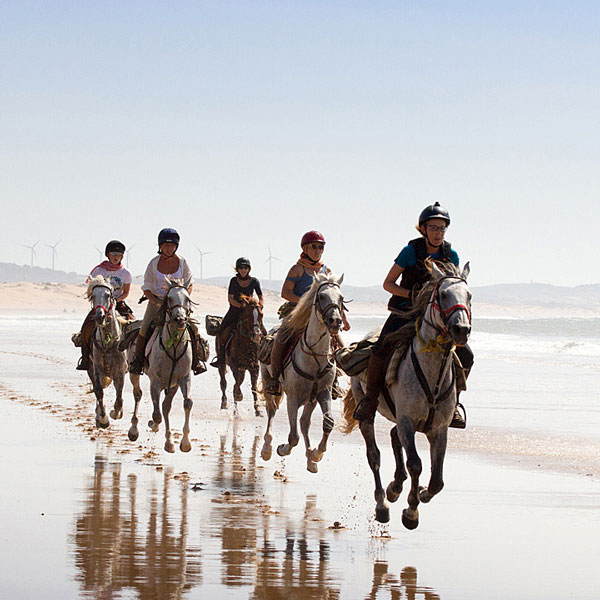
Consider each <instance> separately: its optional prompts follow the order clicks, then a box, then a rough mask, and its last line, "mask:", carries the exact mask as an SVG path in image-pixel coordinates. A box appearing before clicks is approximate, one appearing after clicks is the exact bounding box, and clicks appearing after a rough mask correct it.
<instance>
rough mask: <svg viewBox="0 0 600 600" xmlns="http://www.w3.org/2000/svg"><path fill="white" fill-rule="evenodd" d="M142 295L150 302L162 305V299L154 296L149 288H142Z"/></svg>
mask: <svg viewBox="0 0 600 600" xmlns="http://www.w3.org/2000/svg"><path fill="white" fill-rule="evenodd" d="M144 296H146V298H148V300H150V304H155V305H156V306H161V305H162V300H161V299H160V298H159V297H158V296H155V295H154V294H153V293H152V292H151V291H150V290H144Z"/></svg>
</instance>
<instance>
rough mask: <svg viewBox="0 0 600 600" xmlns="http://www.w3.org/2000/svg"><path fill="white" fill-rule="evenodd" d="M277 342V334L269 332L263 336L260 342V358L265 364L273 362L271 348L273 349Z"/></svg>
mask: <svg viewBox="0 0 600 600" xmlns="http://www.w3.org/2000/svg"><path fill="white" fill-rule="evenodd" d="M274 342H275V335H274V334H272V333H268V334H267V335H265V336H264V337H263V339H262V340H261V342H260V348H259V349H258V354H257V356H258V360H259V361H260V362H261V363H263V364H265V365H270V364H271V350H272V349H273V343H274Z"/></svg>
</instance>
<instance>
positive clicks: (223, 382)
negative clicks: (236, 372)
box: [219, 364, 227, 410]
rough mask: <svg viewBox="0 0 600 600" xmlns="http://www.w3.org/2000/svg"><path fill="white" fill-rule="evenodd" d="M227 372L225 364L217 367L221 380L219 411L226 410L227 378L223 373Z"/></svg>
mask: <svg viewBox="0 0 600 600" xmlns="http://www.w3.org/2000/svg"><path fill="white" fill-rule="evenodd" d="M226 372H227V364H222V365H221V366H220V367H219V377H220V378H221V382H220V383H221V410H225V409H226V408H227V378H226V377H225V373H226Z"/></svg>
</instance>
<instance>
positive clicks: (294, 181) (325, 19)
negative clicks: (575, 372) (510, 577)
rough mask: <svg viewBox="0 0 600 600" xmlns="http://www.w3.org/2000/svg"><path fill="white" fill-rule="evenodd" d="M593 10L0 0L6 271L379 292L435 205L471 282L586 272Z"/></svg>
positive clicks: (596, 210) (307, 1)
mask: <svg viewBox="0 0 600 600" xmlns="http://www.w3.org/2000/svg"><path fill="white" fill-rule="evenodd" d="M599 30H600V4H599V3H597V2H579V1H577V0H575V1H571V2H553V1H551V0H549V1H544V2H534V1H527V0H520V1H518V2H513V1H511V0H504V1H497V2H496V1H493V2H468V1H465V2H460V1H455V2H453V1H445V2H436V1H431V2H430V1H427V0H421V1H419V2H417V1H401V0H398V1H396V2H386V1H377V0H368V1H367V0H365V1H364V2H358V1H346V2H342V1H327V0H320V1H317V0H314V1H313V0H304V1H285V0H274V1H256V2H253V1H250V0H247V1H244V2H241V1H239V2H233V1H228V0H218V1H217V0H215V1H213V2H202V1H195V2H186V1H177V2H154V1H151V0H144V1H139V2H138V1H123V0H119V1H118V2H112V1H110V0H103V1H102V2H99V1H98V2H94V1H90V2H66V1H65V2H52V1H44V2H28V1H22V0H19V1H16V0H15V1H12V2H6V1H2V0H0V201H1V203H2V215H3V218H2V236H0V238H1V239H0V262H15V263H17V264H30V256H31V252H30V250H29V249H28V248H26V247H25V246H31V245H32V244H34V243H35V242H37V241H38V240H39V244H38V246H37V247H36V257H35V262H34V264H36V265H38V266H42V267H50V266H51V264H52V258H51V256H52V250H51V249H50V248H49V247H48V246H47V244H50V245H51V244H55V243H56V242H57V241H59V240H60V243H59V245H58V246H57V248H56V250H57V255H56V268H57V269H61V270H66V271H76V272H79V273H87V272H89V270H90V269H91V268H92V267H93V266H95V265H96V264H97V263H98V258H99V252H98V251H97V248H100V249H103V248H104V246H105V244H106V242H107V241H108V240H110V239H114V238H116V239H120V240H122V241H123V242H124V243H125V244H126V245H127V246H128V247H131V248H132V250H131V254H130V256H129V259H130V269H131V270H132V271H133V273H134V275H137V274H141V273H143V271H144V269H145V266H146V264H147V263H148V261H149V260H150V259H151V258H152V257H153V256H154V254H155V252H156V238H157V234H158V232H159V230H160V229H161V228H163V227H174V228H176V229H177V230H178V231H179V233H180V234H181V237H182V243H181V246H180V254H182V255H183V256H185V257H186V258H187V259H188V260H189V261H190V263H191V265H192V269H193V271H194V274H195V275H196V276H199V275H200V261H199V258H200V255H199V252H198V249H200V250H201V251H203V252H210V254H206V255H205V256H204V264H203V275H204V277H214V276H222V275H228V274H230V273H232V272H233V270H232V265H233V264H234V262H235V259H236V258H237V257H238V256H242V255H244V256H247V257H249V258H250V259H251V260H252V262H253V265H254V269H253V274H254V275H256V276H257V277H259V278H262V279H267V278H268V276H269V269H268V264H267V263H266V262H265V261H266V259H267V257H268V254H269V248H270V250H271V252H272V254H273V255H274V256H275V257H277V258H278V259H279V261H276V260H274V261H273V262H272V277H273V279H282V278H283V277H284V276H285V274H286V272H287V270H288V269H289V267H290V266H291V265H292V264H293V263H294V262H295V261H296V259H297V258H298V255H299V252H300V248H299V240H300V237H301V236H302V234H303V233H304V232H305V231H307V230H310V229H317V230H320V231H322V232H323V234H324V235H325V237H326V239H327V247H326V252H325V257H324V258H325V262H326V263H327V264H328V265H329V266H330V267H331V268H332V270H333V271H334V272H335V273H345V281H346V282H347V283H350V284H352V285H359V286H365V285H380V284H381V283H382V282H383V279H384V277H385V275H386V274H387V272H388V270H389V268H390V267H391V265H392V264H393V261H394V259H395V257H396V256H397V254H398V253H399V251H400V250H401V249H402V247H403V246H404V245H406V243H407V242H408V241H409V240H410V239H412V238H414V237H416V236H417V233H416V231H415V228H414V227H415V223H416V221H417V218H418V215H419V213H420V211H421V210H422V209H423V208H424V207H425V206H427V205H429V204H431V203H433V202H435V201H439V202H441V203H442V204H443V205H444V206H446V207H447V208H448V210H449V211H450V214H451V217H452V225H451V227H450V229H449V230H448V232H447V236H446V238H447V239H448V241H450V242H451V243H452V245H453V247H454V248H455V249H456V250H457V252H458V254H459V256H460V258H461V262H466V261H467V260H468V261H470V264H471V276H470V282H471V284H472V285H488V284H493V283H522V282H530V281H534V282H538V283H554V284H557V285H578V284H585V283H597V282H599V281H600V275H598V274H597V273H596V269H591V268H590V266H589V265H590V263H589V261H587V260H585V261H584V260H583V258H584V257H585V256H594V252H595V251H596V250H597V248H598V242H597V240H598V233H597V230H598V226H597V225H596V222H597V221H596V219H598V223H600V203H599V202H598V199H599V197H600V169H599V159H600V146H599V144H600V114H599V111H600V77H599V75H600V72H599V71H600V61H599V59H598V57H599V56H600V36H599V35H598V31H599Z"/></svg>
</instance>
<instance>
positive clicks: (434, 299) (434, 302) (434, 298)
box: [423, 275, 471, 337]
mask: <svg viewBox="0 0 600 600" xmlns="http://www.w3.org/2000/svg"><path fill="white" fill-rule="evenodd" d="M447 279H455V280H458V281H462V282H463V283H465V284H466V283H467V280H466V279H464V278H463V277H459V276H457V275H446V276H445V277H441V278H440V279H438V280H437V282H436V284H435V288H434V290H433V292H432V294H431V298H430V299H429V302H428V303H427V306H428V309H429V314H430V315H431V316H432V318H431V319H429V320H428V319H427V311H426V312H425V315H424V317H423V322H424V323H427V324H428V325H430V326H431V327H433V328H434V329H435V330H436V331H438V332H439V333H440V334H441V335H442V336H444V337H449V332H448V321H449V320H450V317H451V316H452V315H453V314H454V313H455V312H457V311H459V310H464V311H465V312H466V313H467V318H468V319H469V325H471V306H470V302H469V305H468V306H467V305H465V304H453V305H452V306H450V307H449V308H443V306H442V301H441V298H440V284H441V283H442V281H445V280H447ZM435 312H437V313H438V314H439V315H440V319H441V321H442V324H443V327H439V325H437V323H435V322H434V321H435V317H434V316H433V315H434V313H435Z"/></svg>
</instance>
